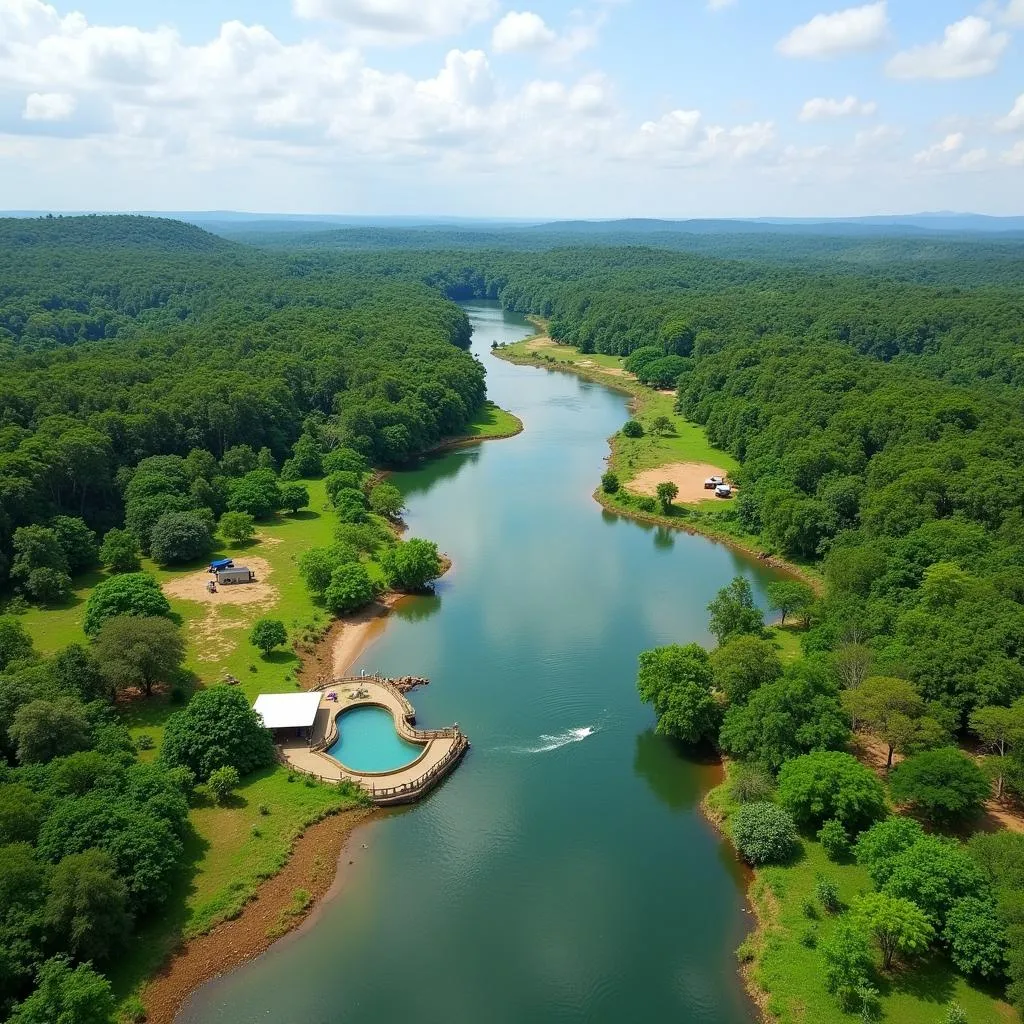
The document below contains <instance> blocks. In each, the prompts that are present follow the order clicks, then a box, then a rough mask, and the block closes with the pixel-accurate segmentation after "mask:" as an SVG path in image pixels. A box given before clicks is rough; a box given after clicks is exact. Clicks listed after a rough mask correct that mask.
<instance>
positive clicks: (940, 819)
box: [889, 747, 992, 824]
mask: <svg viewBox="0 0 1024 1024" xmlns="http://www.w3.org/2000/svg"><path fill="white" fill-rule="evenodd" d="M991 791H992V790H991V786H990V785H989V782H988V779H986V778H985V775H984V773H983V772H982V770H981V769H980V768H979V767H978V766H977V765H976V764H975V763H974V761H972V760H971V759H970V758H969V757H968V756H967V755H966V754H962V753H961V752H960V751H959V750H957V749H956V747H942V748H940V749H939V750H926V751H924V753H921V754H917V755H915V756H914V757H911V758H909V759H908V760H906V761H903V762H901V763H900V764H898V765H896V767H895V768H893V770H892V774H891V776H890V778H889V792H890V793H891V794H892V798H893V800H895V801H896V803H899V804H909V805H910V806H912V807H913V808H914V809H915V810H916V811H917V812H918V813H919V814H921V815H923V816H924V817H926V818H928V819H929V820H931V821H934V822H937V823H940V824H952V823H954V822H958V821H966V820H969V819H970V818H973V817H974V816H975V815H976V814H977V813H978V812H979V811H980V810H981V805H982V804H983V803H984V801H985V800H986V799H987V798H988V796H989V795H990V793H991Z"/></svg>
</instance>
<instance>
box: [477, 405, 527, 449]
mask: <svg viewBox="0 0 1024 1024" xmlns="http://www.w3.org/2000/svg"><path fill="white" fill-rule="evenodd" d="M522 429H523V422H522V420H520V419H519V417H518V416H513V415H512V413H510V412H506V411H505V410H504V409H501V408H499V407H498V406H496V405H495V404H494V403H493V402H485V403H484V404H483V406H482V407H481V409H480V411H479V412H478V413H477V414H476V416H474V417H473V421H472V422H471V423H470V424H469V426H468V427H467V428H466V437H472V438H479V439H480V440H482V441H483V440H486V439H487V438H489V437H495V438H497V437H512V436H513V435H515V434H518V433H519V432H520V431H521V430H522Z"/></svg>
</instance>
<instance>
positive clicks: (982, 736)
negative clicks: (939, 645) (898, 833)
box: [0, 661, 1024, 799]
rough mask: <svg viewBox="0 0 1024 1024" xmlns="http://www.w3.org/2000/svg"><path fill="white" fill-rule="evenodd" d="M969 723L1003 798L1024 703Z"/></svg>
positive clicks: (1022, 734) (985, 711)
mask: <svg viewBox="0 0 1024 1024" xmlns="http://www.w3.org/2000/svg"><path fill="white" fill-rule="evenodd" d="M0 663H2V661H0ZM969 724H970V730H971V732H973V733H974V735H975V736H977V737H978V739H979V740H981V742H982V743H983V744H984V745H985V747H986V748H987V749H989V750H991V751H992V753H993V756H994V759H995V763H996V771H995V777H996V798H997V799H1000V798H1001V797H1002V795H1003V779H1004V774H1003V773H1004V768H1003V766H1004V764H1005V760H1004V759H1005V758H1006V756H1007V754H1009V753H1010V751H1011V750H1013V749H1014V748H1016V747H1017V746H1018V745H1019V744H1020V743H1021V741H1022V740H1024V701H1022V700H1018V701H1016V702H1015V703H1014V704H1013V705H1012V706H1011V707H1008V708H1002V707H995V706H990V707H985V708H978V709H977V710H976V711H974V712H973V713H972V714H971V717H970V722H969Z"/></svg>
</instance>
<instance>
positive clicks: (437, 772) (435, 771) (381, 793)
mask: <svg viewBox="0 0 1024 1024" xmlns="http://www.w3.org/2000/svg"><path fill="white" fill-rule="evenodd" d="M468 747H469V740H467V739H466V737H465V736H464V735H462V734H461V733H459V736H458V739H457V740H456V742H455V743H454V744H453V745H452V746H451V748H450V749H449V750H448V753H446V754H445V755H444V757H442V758H441V760H440V761H438V762H437V764H434V765H431V766H430V767H429V768H428V769H427V770H426V771H425V772H424V773H423V774H422V775H421V776H420V777H419V778H417V779H413V780H412V781H411V782H405V783H403V784H402V785H401V786H372V785H371V786H366V785H365V784H364V788H365V789H366V790H367V791H368V792H369V794H370V799H371V800H373V802H374V803H381V804H392V803H394V804H398V803H404V802H405V801H406V800H415V799H416V798H417V797H418V796H420V795H421V794H423V793H425V792H426V791H427V790H428V789H430V787H431V786H432V785H433V784H434V782H435V781H436V780H437V779H439V778H440V777H441V776H442V775H444V774H445V773H446V772H447V770H448V767H449V765H451V764H453V763H454V762H455V761H457V760H458V759H459V758H460V757H462V755H463V754H464V753H465V752H466V750H467V749H468Z"/></svg>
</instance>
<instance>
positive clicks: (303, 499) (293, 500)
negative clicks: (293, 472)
mask: <svg viewBox="0 0 1024 1024" xmlns="http://www.w3.org/2000/svg"><path fill="white" fill-rule="evenodd" d="M308 504H309V490H308V489H307V488H306V487H304V486H303V485H302V484H295V483H290V484H285V485H284V486H283V487H282V488H281V508H286V509H288V511H289V512H291V514H292V515H295V513H296V512H298V511H299V509H300V508H305V507H306V506H307V505H308Z"/></svg>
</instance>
